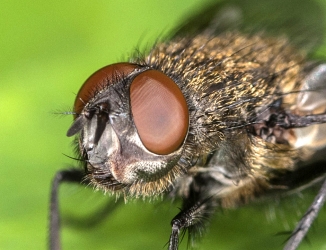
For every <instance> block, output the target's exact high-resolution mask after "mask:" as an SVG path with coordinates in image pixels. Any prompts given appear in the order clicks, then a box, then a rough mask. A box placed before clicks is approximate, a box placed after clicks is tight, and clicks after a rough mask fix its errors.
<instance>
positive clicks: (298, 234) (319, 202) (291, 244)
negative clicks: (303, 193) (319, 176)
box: [284, 181, 326, 250]
mask: <svg viewBox="0 0 326 250" xmlns="http://www.w3.org/2000/svg"><path fill="white" fill-rule="evenodd" d="M325 201H326V181H324V183H323V185H322V186H321V188H320V190H319V192H318V194H317V196H316V197H315V199H314V201H313V203H312V204H311V206H310V207H309V209H308V210H307V212H306V213H305V215H304V216H303V217H302V219H301V220H300V222H299V223H298V225H297V226H296V228H295V229H294V231H293V233H292V235H291V237H290V239H289V240H288V242H287V244H286V245H285V247H284V250H295V249H297V247H298V246H299V245H300V242H301V241H302V240H303V238H304V237H305V235H306V234H307V232H308V230H309V228H310V227H311V224H312V223H313V221H314V220H315V219H316V217H317V215H318V213H319V211H320V209H321V208H322V207H323V205H324V203H325Z"/></svg>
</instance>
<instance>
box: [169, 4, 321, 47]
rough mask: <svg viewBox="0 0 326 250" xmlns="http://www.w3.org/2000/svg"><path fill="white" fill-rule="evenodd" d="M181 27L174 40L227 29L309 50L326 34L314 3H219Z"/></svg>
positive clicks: (174, 33) (319, 11)
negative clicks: (279, 39) (281, 38)
mask: <svg viewBox="0 0 326 250" xmlns="http://www.w3.org/2000/svg"><path fill="white" fill-rule="evenodd" d="M183 23H184V24H183V25H181V26H180V27H179V28H177V29H176V30H175V32H173V36H185V35H193V34H198V33H202V32H206V33H208V34H212V35H213V34H215V35H216V34H219V33H221V32H224V31H227V30H230V29H238V30H241V31H243V32H249V33H257V32H261V31H263V32H265V33H268V34H271V35H277V36H280V35H286V36H287V37H289V38H290V39H291V42H293V43H295V44H297V45H300V46H301V47H305V48H308V49H311V48H312V47H315V46H316V45H319V44H320V43H321V42H322V40H323V36H324V31H325V16H324V13H323V10H322V9H321V8H320V6H319V5H318V4H317V3H316V2H315V1H305V0H295V1H282V0H276V1H267V0H264V1H255V0H244V1H242V0H230V1H219V2H218V3H213V4H211V5H209V6H206V7H205V8H203V9H202V10H201V11H199V12H198V13H197V14H195V15H192V16H191V17H189V18H188V19H186V20H185V21H184V22H183ZM307 38H309V40H307Z"/></svg>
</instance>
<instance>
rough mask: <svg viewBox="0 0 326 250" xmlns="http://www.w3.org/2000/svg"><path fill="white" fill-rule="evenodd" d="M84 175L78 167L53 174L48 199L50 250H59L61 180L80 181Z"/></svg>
mask: <svg viewBox="0 0 326 250" xmlns="http://www.w3.org/2000/svg"><path fill="white" fill-rule="evenodd" d="M84 176H85V173H84V171H82V170H79V169H69V170H61V171H59V172H57V174H56V175H55V177H54V179H53V182H52V186H51V200H50V230H49V234H50V235H49V248H50V250H60V249H61V247H60V235H59V231H60V214H59V200H58V190H59V186H60V184H61V183H62V182H77V183H81V182H82V180H83V178H84Z"/></svg>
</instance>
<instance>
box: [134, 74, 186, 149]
mask: <svg viewBox="0 0 326 250" xmlns="http://www.w3.org/2000/svg"><path fill="white" fill-rule="evenodd" d="M130 103H131V112H132V115H133V119H134V123H135V125H136V128H137V131H138V134H139V137H140V139H141V141H142V143H143V144H144V146H145V147H146V148H147V149H148V150H149V151H151V152H153V153H155V154H162V155H163V154H170V153H172V152H173V151H175V150H177V149H178V148H179V147H180V146H181V145H182V143H183V141H184V140H185V137H186V135H187V132H188V126H189V111H188V106H187V102H186V99H185V97H184V96H183V94H182V92H181V90H180V89H179V87H178V85H177V84H176V83H175V82H174V81H173V80H172V79H171V78H169V77H168V76H166V75H165V74H163V73H162V72H160V71H157V70H148V71H145V72H143V73H141V74H139V75H138V76H136V77H135V79H134V80H133V82H132V84H131V86H130Z"/></svg>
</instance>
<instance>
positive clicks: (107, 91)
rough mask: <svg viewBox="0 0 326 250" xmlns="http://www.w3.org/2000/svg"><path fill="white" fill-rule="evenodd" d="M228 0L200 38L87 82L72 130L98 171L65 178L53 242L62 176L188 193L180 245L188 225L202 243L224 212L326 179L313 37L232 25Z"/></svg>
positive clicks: (123, 188)
mask: <svg viewBox="0 0 326 250" xmlns="http://www.w3.org/2000/svg"><path fill="white" fill-rule="evenodd" d="M234 4H236V6H238V7H239V8H238V7H234V5H232V6H233V7H232V6H231V7H230V6H229V7H230V8H231V10H232V8H233V10H237V11H235V13H239V12H238V10H240V13H241V11H243V13H241V15H240V16H238V17H237V18H235V20H239V19H241V18H240V17H242V16H246V12H245V8H244V7H243V6H242V2H241V3H240V2H239V3H238V2H237V1H234ZM226 7H227V6H226V4H225V3H223V4H221V6H219V8H217V10H224V11H223V12H219V11H217V12H216V13H218V15H216V13H215V10H214V12H213V14H214V13H215V14H214V15H213V16H211V20H210V21H209V24H205V25H204V26H203V24H202V23H199V24H198V26H196V25H191V29H190V28H189V26H187V25H186V26H184V27H188V28H189V30H192V32H191V34H190V35H188V36H185V35H184V28H183V29H181V30H179V31H178V32H176V34H175V36H174V37H173V38H172V39H171V40H170V41H168V42H162V43H158V44H156V46H154V48H153V49H152V50H151V51H150V53H148V55H147V56H145V57H144V58H138V59H131V60H130V62H124V63H117V64H113V65H109V66H106V67H104V68H102V69H100V70H99V71H97V72H95V73H94V74H93V75H92V76H91V77H90V78H89V79H88V80H87V81H86V82H85V83H84V85H83V86H82V87H81V89H80V91H79V93H78V95H77V97H76V100H75V104H74V122H73V124H72V126H71V127H70V129H69V130H68V132H67V135H68V136H73V135H76V136H77V139H78V150H79V152H80V156H81V158H82V159H84V161H85V173H84V175H85V176H86V177H85V178H82V175H83V172H82V171H81V170H73V171H62V172H60V173H59V174H58V175H57V176H56V178H55V181H54V183H53V190H54V191H53V193H52V195H53V196H52V200H51V201H52V214H51V228H53V230H54V231H53V232H51V235H50V238H51V249H59V243H60V242H59V241H58V238H59V236H58V234H59V233H58V230H59V227H58V224H59V222H58V215H57V213H58V203H57V200H56V195H57V194H56V192H57V189H58V185H59V183H60V182H62V181H81V180H82V179H83V180H84V182H85V183H86V184H89V183H90V184H93V185H94V186H95V187H96V188H97V189H101V190H103V191H105V192H112V193H117V194H120V193H122V194H123V195H124V197H125V198H126V199H127V198H130V197H136V198H138V197H155V196H157V195H161V194H162V193H163V194H168V195H169V196H172V198H182V199H183V208H182V210H181V212H180V213H179V214H178V215H177V216H176V217H175V218H174V219H173V220H172V222H171V224H172V232H171V236H170V240H169V249H170V250H176V249H178V243H179V241H178V240H179V234H180V232H182V231H184V230H188V232H189V236H190V241H192V240H193V239H194V238H195V237H196V236H197V235H200V234H201V232H202V229H203V228H204V227H205V226H206V222H207V220H205V219H209V218H210V217H211V215H212V214H213V212H214V211H215V210H216V208H217V207H220V208H224V209H227V208H233V207H237V206H239V205H243V204H246V203H249V202H251V201H253V200H255V199H257V198H260V197H264V196H269V195H278V194H280V193H284V191H285V192H287V193H289V192H291V191H293V190H295V189H297V188H300V187H303V186H306V185H309V184H310V183H313V182H316V180H320V179H322V177H323V176H324V174H325V173H326V169H325V167H324V166H323V165H317V166H316V165H313V167H311V166H312V165H311V163H313V162H315V161H316V160H317V158H316V157H317V155H319V156H318V157H320V158H319V159H318V160H322V161H323V162H325V159H324V157H323V153H324V151H325V148H326V140H325V138H326V136H325V135H326V134H325V133H326V125H325V124H326V102H325V94H326V92H325V89H326V88H325V81H326V64H325V63H322V62H312V61H309V60H308V59H307V57H306V54H307V53H305V52H302V50H300V49H298V48H297V46H299V44H300V43H301V41H300V42H298V41H295V42H293V43H292V42H291V41H290V40H289V38H284V36H277V37H275V35H274V34H273V35H271V34H268V33H262V32H258V33H257V34H254V33H250V34H248V33H246V32H244V31H243V30H242V29H241V28H237V29H232V30H224V25H221V22H222V19H224V18H225V17H223V13H226V14H227V15H229V14H230V13H229V14H228V11H230V8H229V7H227V8H226ZM225 8H226V9H225ZM241 8H243V9H241ZM277 9H278V7H277ZM280 9H282V8H280ZM290 9H291V8H290ZM305 11H306V9H305ZM231 12H232V11H231ZM205 13H206V12H205ZM207 13H208V14H209V15H210V14H211V11H207ZM232 13H233V12H232ZM201 14H203V13H201ZM242 14H243V15H242ZM253 15H254V14H253ZM221 16H222V17H223V18H222V19H219V17H221ZM254 16H255V15H254ZM195 21H196V20H195ZM283 22H284V23H286V21H283ZM189 23H190V24H194V20H190V22H189ZM231 26H232V25H231ZM299 26H300V25H299ZM203 27H204V28H203ZM300 27H301V26H300ZM188 28H186V29H187V30H188ZM196 29H197V30H196ZM290 30H291V31H292V29H290ZM289 37H290V38H291V35H289ZM320 155H321V156H320ZM312 168H313V170H314V171H311V169H312ZM325 185H326V184H324V186H325ZM325 189H326V187H323V188H322V189H321V192H320V194H319V196H318V197H317V198H318V199H317V200H316V202H314V203H313V204H312V207H311V209H310V210H309V211H318V210H319V209H320V207H321V206H322V204H323V200H324V199H325V196H326V192H325V191H324V190H325ZM320 197H321V198H320ZM314 216H316V213H313V214H312V215H310V214H308V216H306V217H305V218H303V220H302V221H301V222H300V223H299V227H298V229H297V230H296V231H295V233H293V235H292V236H291V239H290V241H289V244H288V245H287V246H286V249H287V250H290V249H295V248H296V247H297V246H298V244H299V242H300V241H301V240H302V238H303V237H304V235H305V234H306V232H307V230H308V228H309V226H310V225H311V223H312V221H313V219H314ZM307 225H308V226H307Z"/></svg>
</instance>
